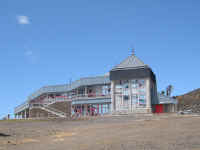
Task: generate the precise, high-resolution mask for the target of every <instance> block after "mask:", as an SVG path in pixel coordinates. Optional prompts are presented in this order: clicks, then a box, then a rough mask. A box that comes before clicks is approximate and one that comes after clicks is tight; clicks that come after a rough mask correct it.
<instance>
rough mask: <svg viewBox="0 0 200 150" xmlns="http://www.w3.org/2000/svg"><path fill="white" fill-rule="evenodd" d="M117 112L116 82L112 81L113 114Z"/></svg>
mask: <svg viewBox="0 0 200 150" xmlns="http://www.w3.org/2000/svg"><path fill="white" fill-rule="evenodd" d="M115 111H116V102H115V82H114V81H111V112H112V113H113V112H115Z"/></svg>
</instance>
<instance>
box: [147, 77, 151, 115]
mask: <svg viewBox="0 0 200 150" xmlns="http://www.w3.org/2000/svg"><path fill="white" fill-rule="evenodd" d="M146 108H147V113H151V81H150V78H147V80H146Z"/></svg>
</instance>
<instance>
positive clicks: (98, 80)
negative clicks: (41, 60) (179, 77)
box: [14, 54, 177, 118]
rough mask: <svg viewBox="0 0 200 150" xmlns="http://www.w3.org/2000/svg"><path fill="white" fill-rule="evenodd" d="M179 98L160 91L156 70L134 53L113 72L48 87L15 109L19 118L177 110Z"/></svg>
mask: <svg viewBox="0 0 200 150" xmlns="http://www.w3.org/2000/svg"><path fill="white" fill-rule="evenodd" d="M176 103H177V101H176V100H175V99H173V98H170V97H166V96H165V97H163V96H161V95H159V94H158V93H157V84H156V76H155V74H154V73H153V71H152V69H151V68H150V67H149V66H148V65H146V64H144V63H143V62H142V61H141V60H140V59H139V58H137V57H136V56H135V55H134V54H133V55H131V56H128V57H127V58H126V59H125V60H124V61H122V62H121V63H120V64H119V65H117V66H115V67H114V68H113V69H112V70H111V71H110V72H109V74H106V75H104V76H97V77H88V78H81V79H80V80H77V81H74V82H72V83H71V84H65V85H55V86H45V87H42V88H41V89H39V90H38V91H36V92H35V93H33V94H32V95H30V96H29V97H28V98H27V100H26V101H25V102H24V103H23V104H21V105H19V106H17V107H16V108H15V112H14V113H15V116H16V118H51V117H71V116H96V115H105V114H130V113H154V112H157V113H158V112H159V113H160V112H175V111H176Z"/></svg>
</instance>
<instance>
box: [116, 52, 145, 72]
mask: <svg viewBox="0 0 200 150" xmlns="http://www.w3.org/2000/svg"><path fill="white" fill-rule="evenodd" d="M144 67H148V65H146V64H145V63H144V62H143V61H142V60H140V59H139V58H138V57H136V56H135V55H131V56H128V57H127V58H126V59H125V60H123V61H122V62H121V63H120V64H119V65H117V66H115V67H114V68H113V69H112V70H120V69H134V68H144Z"/></svg>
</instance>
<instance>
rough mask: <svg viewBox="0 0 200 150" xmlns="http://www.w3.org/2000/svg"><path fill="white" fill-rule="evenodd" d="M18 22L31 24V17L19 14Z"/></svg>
mask: <svg viewBox="0 0 200 150" xmlns="http://www.w3.org/2000/svg"><path fill="white" fill-rule="evenodd" d="M17 22H18V24H30V21H29V18H28V17H27V16H17Z"/></svg>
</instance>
